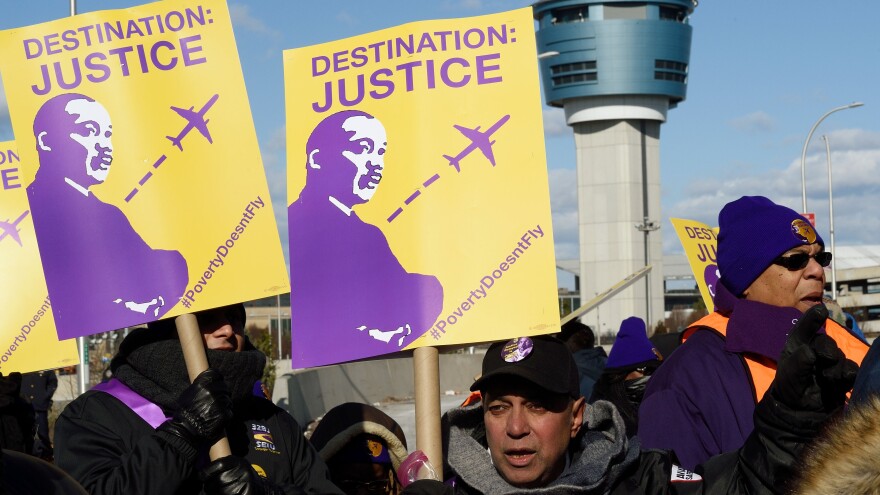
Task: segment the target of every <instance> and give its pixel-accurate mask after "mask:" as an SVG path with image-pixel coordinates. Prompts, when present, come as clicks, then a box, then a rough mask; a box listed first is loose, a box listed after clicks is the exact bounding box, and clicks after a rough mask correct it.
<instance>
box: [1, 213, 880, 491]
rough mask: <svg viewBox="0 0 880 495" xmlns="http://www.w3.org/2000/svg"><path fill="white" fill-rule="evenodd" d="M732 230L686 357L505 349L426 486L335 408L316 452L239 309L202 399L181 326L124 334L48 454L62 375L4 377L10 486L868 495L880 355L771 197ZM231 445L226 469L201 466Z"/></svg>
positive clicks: (676, 352)
mask: <svg viewBox="0 0 880 495" xmlns="http://www.w3.org/2000/svg"><path fill="white" fill-rule="evenodd" d="M719 227H720V233H719V236H718V250H717V253H718V265H719V270H720V272H721V280H720V283H719V285H718V287H717V291H716V298H715V307H714V311H713V312H712V313H710V314H709V315H708V316H706V317H704V318H702V319H700V320H698V321H696V322H695V323H694V324H692V325H691V326H690V327H688V328H687V329H686V330H685V331H684V332H682V333H681V334H676V335H675V336H673V337H672V339H675V342H674V344H672V345H669V347H668V348H665V349H664V351H665V354H664V352H661V351H659V350H658V346H657V345H656V344H655V341H652V340H649V336H648V328H647V325H646V323H645V321H644V320H642V319H640V318H637V317H631V318H627V319H625V320H624V321H622V322H620V329H619V332H618V334H617V338H616V341H615V343H614V345H613V346H612V347H611V350H610V352H609V353H608V354H607V355H606V353H605V350H604V349H603V348H602V347H596V346H595V336H594V334H593V333H592V330H591V329H590V328H589V327H588V326H586V325H584V324H582V323H580V322H578V321H577V320H572V321H571V322H568V323H567V324H565V325H563V326H562V327H561V328H560V329H559V330H560V332H559V333H558V334H557V335H556V336H530V337H529V336H523V337H518V338H515V339H511V340H508V341H501V342H495V343H493V344H492V345H491V346H490V347H489V348H488V349H487V351H486V354H485V356H484V357H483V361H482V372H481V374H480V375H479V376H478V377H476V378H475V381H474V382H473V384H472V385H471V387H470V389H471V391H472V396H471V397H469V398H468V401H467V403H466V404H464V405H462V406H460V407H456V408H453V409H451V410H449V411H447V412H446V413H445V414H444V415H443V418H442V432H443V435H442V441H443V452H444V456H443V464H442V465H440V466H436V468H437V469H434V470H430V469H429V470H428V471H427V473H429V475H424V476H423V477H424V479H412V476H410V477H409V478H407V476H406V475H405V474H404V472H406V473H409V474H410V475H411V473H412V472H414V471H412V470H409V468H408V467H407V466H409V465H410V463H411V461H412V459H413V454H411V453H410V451H409V449H408V443H407V439H406V437H405V435H404V433H403V430H402V429H401V427H400V425H399V424H397V422H395V421H394V420H393V419H392V418H391V417H389V416H388V415H386V414H385V413H383V412H382V411H380V410H378V409H376V408H375V407H373V406H371V405H368V404H358V403H345V404H340V405H338V406H337V407H334V408H332V409H331V410H330V411H328V412H327V414H326V415H324V416H323V418H321V419H320V422H318V423H317V426H316V427H315V428H314V430H313V431H311V432H310V434H306V432H304V430H303V428H301V426H300V425H299V424H297V422H296V421H295V420H294V419H293V418H292V417H291V416H290V415H289V414H288V413H287V412H286V411H284V410H282V409H281V408H279V407H278V406H276V405H275V404H273V403H272V402H271V401H270V400H269V399H268V398H267V397H266V396H265V394H264V393H263V389H262V388H261V386H260V385H261V384H260V377H261V374H262V371H263V368H264V366H265V363H266V357H265V356H264V355H263V354H262V353H261V352H260V351H259V350H257V349H256V348H255V347H254V346H253V345H252V344H251V342H250V341H249V339H248V338H247V337H246V335H245V332H244V328H245V319H246V317H245V310H244V306H243V305H242V304H234V305H231V306H226V307H221V308H215V309H212V310H207V311H202V312H199V313H196V318H197V321H198V325H199V328H200V330H201V334H202V340H203V342H204V345H205V349H206V354H207V360H208V365H209V368H208V369H207V370H206V371H204V372H202V373H201V374H199V375H198V376H197V377H196V378H195V379H194V380H192V381H190V380H189V377H188V374H187V370H186V367H185V364H184V363H185V361H184V359H183V354H182V349H181V345H180V341H179V339H178V336H177V332H176V331H175V328H174V323H173V322H172V321H170V320H162V321H157V322H153V323H151V324H150V325H149V326H148V328H145V329H138V330H134V331H132V332H130V333H129V334H128V335H127V336H126V338H125V340H124V341H123V342H122V344H121V346H120V348H119V351H118V352H117V354H116V355H115V356H114V357H113V359H112V362H111V365H110V370H111V372H112V379H110V380H109V381H106V382H105V383H102V384H100V385H98V386H96V387H95V388H93V389H92V390H90V391H88V392H86V393H85V394H83V395H81V396H79V397H78V398H76V399H75V400H74V401H73V402H71V403H70V404H68V405H67V406H66V407H65V408H64V409H63V411H61V412H60V416H59V417H58V419H57V421H56V422H55V425H54V437H53V439H52V440H54V448H53V444H52V441H51V440H50V438H49V437H50V435H49V430H48V424H47V412H48V411H49V410H51V406H52V393H53V391H54V390H55V388H56V387H57V380H56V378H55V374H54V373H53V372H51V371H49V372H38V373H33V374H28V375H25V376H24V378H23V377H22V376H21V375H19V374H17V373H12V374H9V375H8V376H2V377H0V441H2V447H3V449H4V450H3V457H2V460H0V469H2V475H3V480H4V482H3V486H4V487H5V490H6V492H7V493H92V494H122V493H125V494H129V493H131V494H199V493H204V494H216V495H233V494H257V495H275V494H278V495H280V494H299V493H316V494H334V493H347V494H409V493H414V494H471V493H487V494H496V493H498V494H503V493H528V492H536V493H547V494H550V493H590V494H594V493H595V494H600V493H601V494H643V493H644V494H648V493H658V494H665V493H682V494H684V493H706V494H722V493H724V494H728V493H732V494H761V493H804V494H813V493H816V494H818V493H876V491H877V490H878V489H880V469H877V468H876V467H875V466H874V465H873V452H875V451H877V450H878V447H880V433H878V431H880V428H878V427H877V421H876V417H877V413H878V411H880V398H878V395H877V392H878V390H880V368H878V367H877V362H878V361H880V346H874V347H873V348H871V349H870V351H869V346H868V344H867V343H866V341H865V340H864V337H863V336H862V335H860V334H858V333H855V332H854V331H853V330H852V325H848V324H847V320H846V319H845V317H844V316H842V315H843V313H842V312H841V311H840V310H839V308H834V307H833V304H829V306H831V307H832V313H831V314H829V309H828V308H826V305H825V304H823V296H824V283H825V278H824V271H823V269H822V268H823V267H825V266H827V265H828V262H829V261H830V254H829V253H827V252H826V251H825V246H824V242H823V240H822V238H821V237H820V236H819V235H818V234H817V233H816V232H815V230H813V229H812V227H811V226H810V224H809V222H807V221H806V220H805V219H804V218H803V217H802V216H800V215H799V214H798V213H796V212H794V211H793V210H790V209H788V208H785V207H783V206H780V205H776V204H774V203H773V202H772V201H770V200H768V199H767V198H763V197H743V198H740V199H739V200H736V201H734V202H731V203H729V204H728V205H726V206H725V208H724V209H723V210H722V211H721V214H720V217H719ZM755 239H760V241H759V242H756V241H755ZM667 340H668V339H667ZM523 349H525V351H524V350H523ZM860 364H861V365H862V366H861V369H860V368H859V365H860ZM854 385H855V387H854ZM850 396H851V398H850ZM223 437H225V438H226V439H227V440H228V443H229V447H230V451H231V454H230V455H223V456H220V457H219V458H216V457H217V456H211V457H209V455H208V453H209V450H210V449H211V446H212V445H214V444H215V443H216V442H218V440H220V439H221V438H223ZM865 445H867V447H863V446H865ZM856 446H860V447H861V448H856ZM24 454H31V455H32V456H33V457H29V456H27V455H24ZM47 461H48V462H47ZM51 462H54V465H53V464H50V463H51ZM25 473H27V476H28V478H27V479H25V478H24V476H25ZM35 473H36V474H35ZM419 473H422V471H419ZM418 477H419V476H416V478H418ZM34 490H37V491H34Z"/></svg>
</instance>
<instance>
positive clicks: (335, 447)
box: [310, 402, 408, 471]
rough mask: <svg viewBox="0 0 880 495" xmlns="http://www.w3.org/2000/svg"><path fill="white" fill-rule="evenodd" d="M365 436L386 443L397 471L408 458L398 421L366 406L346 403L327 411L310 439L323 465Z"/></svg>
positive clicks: (404, 439)
mask: <svg viewBox="0 0 880 495" xmlns="http://www.w3.org/2000/svg"><path fill="white" fill-rule="evenodd" d="M362 435H375V436H377V437H379V438H381V439H382V440H383V441H384V442H385V446H386V447H387V448H388V453H389V456H390V458H391V465H392V466H393V467H394V470H395V471H397V470H398V468H399V467H400V463H401V462H403V460H404V459H406V456H407V455H408V451H407V447H406V436H405V435H404V433H403V429H401V428H400V425H399V424H397V422H396V421H394V420H393V419H391V417H390V416H388V415H387V414H385V413H384V412H382V411H380V410H378V409H376V408H375V407H373V406H369V405H367V404H359V403H356V402H346V403H345V404H340V405H338V406H336V407H334V408H333V409H331V410H329V411H327V414H325V415H324V417H323V418H321V421H320V422H319V423H318V426H317V427H315V431H314V433H312V436H311V438H310V440H311V442H312V445H313V446H314V447H315V450H317V451H318V454H320V455H321V458H322V459H324V462H327V461H329V460H330V459H331V458H332V457H333V456H334V455H336V454H337V453H339V452H340V451H341V450H342V449H343V448H344V447H345V446H346V445H348V444H349V443H350V442H351V441H352V440H354V439H355V438H357V437H359V436H362Z"/></svg>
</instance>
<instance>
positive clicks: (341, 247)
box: [288, 110, 443, 368]
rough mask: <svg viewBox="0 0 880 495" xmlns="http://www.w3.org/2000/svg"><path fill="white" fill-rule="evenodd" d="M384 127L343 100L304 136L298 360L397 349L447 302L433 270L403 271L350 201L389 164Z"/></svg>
mask: <svg viewBox="0 0 880 495" xmlns="http://www.w3.org/2000/svg"><path fill="white" fill-rule="evenodd" d="M386 145H387V138H386V135H385V128H384V127H383V126H382V123H381V122H379V120H378V119H376V118H374V117H373V116H372V115H369V114H367V113H364V112H360V111H356V110H347V111H344V112H339V113H336V114H333V115H331V116H329V117H327V118H326V119H324V120H323V121H321V123H319V124H318V125H317V126H316V127H315V129H314V130H313V131H312V134H311V136H309V140H308V143H307V144H306V171H307V173H306V186H305V188H303V190H302V192H301V193H300V196H299V198H298V199H297V200H296V201H294V202H293V203H292V204H291V205H290V207H289V208H288V222H289V227H290V229H289V231H290V278H291V283H290V286H291V297H290V302H291V315H292V322H293V356H292V357H293V366H294V367H295V368H304V367H309V366H316V365H322V364H328V363H331V362H340V361H350V360H352V359H358V358H363V357H368V356H375V355H378V354H386V353H389V352H394V351H397V350H399V349H401V348H403V347H405V346H406V345H408V344H410V343H411V342H412V341H413V340H415V339H416V338H418V337H419V336H421V335H422V334H423V333H425V332H426V331H427V330H428V329H429V328H430V327H431V326H432V325H433V324H434V321H435V320H436V318H437V316H438V315H439V314H440V311H441V309H442V307H443V287H442V286H441V285H440V282H439V281H438V280H437V279H436V278H435V277H433V276H430V275H421V274H417V273H409V272H407V271H406V270H405V269H404V268H403V267H402V266H401V265H400V262H399V261H398V260H397V257H395V256H394V253H392V252H391V248H390V247H389V246H388V241H387V240H386V239H385V235H384V234H383V233H382V231H381V230H379V228H378V227H376V226H374V225H369V224H366V223H364V222H363V221H362V220H361V219H360V218H358V216H357V214H356V213H355V212H354V211H352V208H353V207H354V206H355V205H358V204H362V203H366V202H367V201H369V200H370V199H371V198H372V197H373V194H374V193H375V192H376V188H377V187H378V186H379V182H380V181H381V180H382V174H383V171H384V166H385V165H384V154H385V148H386Z"/></svg>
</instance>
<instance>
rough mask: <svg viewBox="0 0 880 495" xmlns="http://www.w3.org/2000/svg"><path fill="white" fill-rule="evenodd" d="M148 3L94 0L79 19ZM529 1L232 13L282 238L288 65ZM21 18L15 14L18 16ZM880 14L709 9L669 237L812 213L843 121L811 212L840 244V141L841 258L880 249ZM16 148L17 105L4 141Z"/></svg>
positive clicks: (560, 179) (703, 8) (876, 5)
mask: <svg viewBox="0 0 880 495" xmlns="http://www.w3.org/2000/svg"><path fill="white" fill-rule="evenodd" d="M141 3H144V2H138V1H129V0H115V1H112V2H111V1H108V0H100V1H99V0H80V1H79V2H78V11H79V12H89V11H94V10H103V9H109V8H123V7H128V6H133V5H138V4H141ZM530 3H531V2H527V1H518V0H439V1H411V0H388V1H384V0H381V1H380V0H372V1H368V2H364V1H357V2H356V1H350V0H326V1H322V2H306V1H302V0H298V1H297V0H286V1H282V0H230V1H229V6H230V11H231V12H232V17H233V25H234V28H235V33H236V40H237V43H238V48H239V55H240V58H241V61H242V68H243V71H244V75H245V80H246V83H247V87H248V93H249V97H250V102H251V108H252V111H253V116H254V121H255V122H254V123H255V126H256V130H257V135H258V137H259V140H260V146H261V150H262V154H263V162H264V164H265V166H266V174H267V176H268V178H269V182H270V188H271V191H272V196H273V202H274V203H275V210H276V215H277V216H278V218H279V229H280V230H281V235H282V239H286V238H287V235H286V234H287V226H286V218H285V217H284V216H285V215H286V192H285V191H284V185H285V180H284V177H285V163H286V158H285V154H286V150H285V143H284V125H285V115H284V104H283V101H284V91H283V74H282V57H281V52H282V50H284V49H288V48H296V47H301V46H306V45H311V44H316V43H322V42H325V41H331V40H335V39H340V38H345V37H348V36H354V35H358V34H362V33H366V32H369V31H375V30H378V29H383V28H386V27H391V26H395V25H398V24H403V23H406V22H412V21H418V20H425V19H437V18H448V17H467V16H473V15H481V14H488V13H495V12H501V11H504V10H510V9H515V8H520V7H524V6H527V5H530ZM0 5H3V7H5V8H4V15H3V16H0V28H2V29H6V28H13V27H19V26H24V25H29V24H35V23H39V22H45V21H49V20H53V19H57V18H60V17H64V16H66V15H68V13H69V1H68V0H52V1H49V0H30V1H29V2H23V1H22V2H20V1H15V2H12V1H10V0H7V1H6V2H3V3H2V4H0ZM10 5H11V7H10ZM878 19H880V2H869V1H866V0H857V1H854V2H838V3H833V4H832V3H829V2H818V1H813V0H804V1H800V2H757V1H754V0H751V1H749V0H745V1H712V2H709V1H704V2H701V4H700V5H699V7H698V8H697V9H696V11H695V12H694V14H693V15H692V16H691V19H690V23H691V25H692V26H693V28H694V37H693V46H692V54H691V63H690V74H689V84H688V95H687V99H686V100H685V101H684V102H683V103H681V105H679V107H678V108H676V109H674V110H671V111H670V112H669V117H668V121H667V123H666V124H664V125H663V126H662V128H661V152H660V153H661V180H662V198H661V202H662V209H663V218H662V219H660V220H662V230H661V232H662V234H663V240H664V251H665V252H666V253H677V252H682V249H681V246H680V244H679V242H678V240H677V239H676V237H675V233H674V231H673V229H672V226H671V224H670V223H669V221H668V219H669V218H670V217H683V218H692V219H697V220H700V221H703V222H706V223H709V224H712V225H715V223H716V219H717V214H718V210H720V208H721V207H722V206H723V205H724V204H725V203H726V202H728V201H731V200H733V199H736V198H738V197H739V196H742V195H755V194H761V195H766V196H769V197H770V198H772V199H773V200H775V201H776V202H778V203H782V204H785V205H787V206H790V207H792V208H794V209H797V210H799V209H800V205H801V199H800V198H801V179H800V156H801V147H802V146H803V143H804V139H805V138H806V135H807V133H808V131H809V129H810V127H811V126H812V125H813V123H814V122H815V121H816V120H817V119H818V118H819V117H820V116H821V115H822V114H824V113H825V112H826V111H828V110H830V109H831V108H834V107H837V106H840V105H844V104H847V103H850V102H853V101H862V102H864V103H865V106H864V107H861V108H857V109H852V110H846V111H842V112H839V113H835V114H834V115H832V116H830V117H829V118H828V119H826V120H825V121H824V122H823V123H822V125H821V126H820V127H819V129H818V130H817V131H816V133H815V134H814V136H813V139H812V141H811V145H810V148H809V150H808V155H807V168H806V169H807V196H808V201H809V209H810V210H812V211H815V212H816V222H817V228H818V230H819V232H820V234H821V235H822V236H823V237H825V238H826V240H827V238H828V225H829V222H828V181H827V169H826V159H825V148H824V144H823V141H822V139H821V136H822V134H826V135H828V137H829V141H830V146H831V151H832V154H831V160H832V165H833V172H834V178H833V183H834V192H833V196H834V214H835V217H834V224H835V241H836V243H837V244H838V245H856V244H880V215H877V214H875V213H874V209H873V207H874V205H875V204H876V203H877V201H878V199H880V194H878V193H880V119H878V117H880V98H878V95H880V30H878V29H876V22H877V20H878ZM544 129H545V137H546V144H547V161H548V169H549V174H550V185H551V186H550V187H551V195H552V200H551V203H552V205H551V206H552V209H553V217H554V234H555V237H556V252H557V256H558V257H559V258H566V259H570V258H574V257H576V255H577V209H576V207H577V198H576V191H575V188H574V187H573V184H574V183H575V170H574V167H575V161H574V160H575V158H574V143H573V140H572V136H571V131H570V129H568V128H567V126H565V124H564V121H563V116H562V111H561V110H559V109H552V108H549V107H547V108H545V111H544ZM8 139H13V136H12V133H11V129H10V124H9V117H8V111H7V108H6V101H5V98H4V99H3V100H2V101H0V140H8Z"/></svg>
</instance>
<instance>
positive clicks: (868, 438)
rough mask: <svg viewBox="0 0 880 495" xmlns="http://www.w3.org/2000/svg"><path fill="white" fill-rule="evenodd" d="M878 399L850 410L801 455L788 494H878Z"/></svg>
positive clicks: (879, 470)
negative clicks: (795, 476)
mask: <svg viewBox="0 0 880 495" xmlns="http://www.w3.org/2000/svg"><path fill="white" fill-rule="evenodd" d="M878 417H880V398H878V397H877V396H871V397H868V398H866V399H865V400H864V401H862V402H860V403H858V404H857V405H854V406H852V407H850V408H849V409H848V410H847V412H846V415H845V416H842V417H840V418H838V419H837V420H836V421H835V422H834V423H832V424H831V425H829V427H828V428H827V429H826V430H825V431H824V432H823V433H822V436H821V437H819V438H818V439H816V441H815V442H814V443H813V445H812V446H811V447H809V448H808V449H807V450H806V452H805V455H804V461H803V466H802V467H801V469H800V470H799V471H800V479H799V480H798V482H797V484H796V487H795V489H794V490H793V491H792V493H795V494H798V495H827V494H829V493H846V494H849V495H868V494H874V493H878V491H880V467H878V466H877V458H878V457H880V421H878V420H877V418H878Z"/></svg>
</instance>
